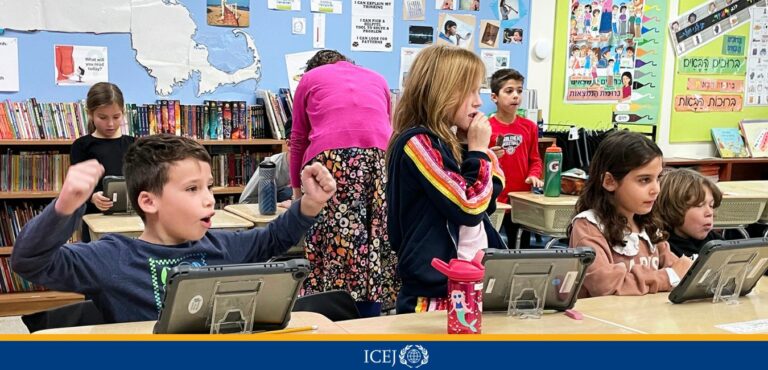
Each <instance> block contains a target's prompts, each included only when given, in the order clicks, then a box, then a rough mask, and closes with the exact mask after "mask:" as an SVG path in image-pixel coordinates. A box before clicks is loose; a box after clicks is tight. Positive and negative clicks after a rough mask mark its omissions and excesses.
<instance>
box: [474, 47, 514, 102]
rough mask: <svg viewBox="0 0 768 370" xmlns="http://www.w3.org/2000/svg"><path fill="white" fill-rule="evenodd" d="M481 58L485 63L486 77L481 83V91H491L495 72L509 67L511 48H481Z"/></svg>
mask: <svg viewBox="0 0 768 370" xmlns="http://www.w3.org/2000/svg"><path fill="white" fill-rule="evenodd" d="M480 59H482V60H483V63H484V64H485V79H484V80H483V83H482V84H481V85H480V92H481V93H484V94H488V93H490V92H491V76H492V75H493V73H494V72H496V71H498V70H500V69H502V68H509V50H480Z"/></svg>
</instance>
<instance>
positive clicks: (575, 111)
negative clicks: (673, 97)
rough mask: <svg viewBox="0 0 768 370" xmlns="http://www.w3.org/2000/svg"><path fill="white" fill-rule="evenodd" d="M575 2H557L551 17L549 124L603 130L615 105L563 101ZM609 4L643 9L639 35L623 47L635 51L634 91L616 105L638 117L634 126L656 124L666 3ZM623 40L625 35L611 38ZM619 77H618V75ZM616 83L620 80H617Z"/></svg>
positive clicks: (620, 0)
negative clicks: (628, 108) (552, 48)
mask: <svg viewBox="0 0 768 370" xmlns="http://www.w3.org/2000/svg"><path fill="white" fill-rule="evenodd" d="M573 3H575V2H566V1H558V2H557V9H556V15H555V38H554V39H555V43H554V52H553V63H552V85H551V96H550V114H549V122H548V123H554V124H568V125H575V126H581V127H587V128H597V129H601V128H607V127H610V126H611V125H612V123H613V113H614V112H615V110H616V107H617V104H616V103H619V102H607V103H599V104H574V103H573V102H569V101H567V100H568V99H567V96H566V94H567V92H566V81H567V79H568V76H567V75H568V73H569V70H568V68H570V66H569V64H568V63H569V56H570V55H569V53H570V50H569V49H570V48H571V46H570V45H569V44H570V43H571V34H572V31H571V27H572V25H573V22H574V19H573V17H572V8H571V6H572V4H573ZM612 5H615V6H617V7H618V6H621V5H626V6H627V7H630V8H632V7H637V8H638V9H639V8H642V9H643V23H642V34H641V35H640V37H634V38H632V41H630V43H628V44H627V45H632V46H633V48H634V49H637V51H638V52H636V60H635V63H633V64H634V67H635V68H634V71H633V72H632V73H633V75H635V74H636V75H637V76H638V77H639V78H634V81H633V82H634V83H635V87H638V89H637V90H634V91H633V92H632V100H631V101H625V103H627V104H620V105H623V106H624V107H631V108H630V109H631V111H630V112H628V113H632V114H634V115H636V116H637V117H642V119H640V120H639V121H637V122H635V123H637V124H648V125H655V124H658V123H659V122H660V119H659V115H660V107H661V92H662V80H663V68H664V52H665V48H666V46H665V44H664V42H665V40H666V38H665V37H666V32H667V31H666V22H667V3H666V2H665V1H662V0H645V1H641V0H614V1H613V2H612ZM615 37H620V38H621V39H626V38H627V37H626V36H611V40H609V42H608V43H607V44H610V42H611V41H614V39H613V38H615ZM619 76H620V75H619ZM617 81H620V80H619V79H618V77H617Z"/></svg>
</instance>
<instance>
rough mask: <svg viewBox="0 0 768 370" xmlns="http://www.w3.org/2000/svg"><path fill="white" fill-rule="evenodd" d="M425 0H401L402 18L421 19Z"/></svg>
mask: <svg viewBox="0 0 768 370" xmlns="http://www.w3.org/2000/svg"><path fill="white" fill-rule="evenodd" d="M425 1H426V0H403V20H404V21H423V20H424V17H425V14H426V13H425V12H426V10H425V6H426V4H425Z"/></svg>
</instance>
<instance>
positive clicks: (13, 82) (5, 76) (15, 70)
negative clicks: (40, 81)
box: [0, 37, 19, 91]
mask: <svg viewBox="0 0 768 370" xmlns="http://www.w3.org/2000/svg"><path fill="white" fill-rule="evenodd" d="M0 91H19V42H18V39H16V38H13V37H0Z"/></svg>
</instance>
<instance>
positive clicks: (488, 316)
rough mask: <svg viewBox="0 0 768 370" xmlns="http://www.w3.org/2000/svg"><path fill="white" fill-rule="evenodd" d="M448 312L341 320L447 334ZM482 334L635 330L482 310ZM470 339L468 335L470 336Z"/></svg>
mask: <svg viewBox="0 0 768 370" xmlns="http://www.w3.org/2000/svg"><path fill="white" fill-rule="evenodd" d="M447 321H448V317H447V312H446V311H432V312H423V313H410V314H402V315H389V316H380V317H372V318H366V319H357V320H346V321H338V322H337V324H338V325H339V326H341V327H342V328H343V329H344V330H346V331H347V332H349V333H350V334H446V333H447V330H448V329H447V325H448V324H447ZM481 331H482V333H483V334H632V333H636V331H634V330H632V329H630V328H624V327H621V326H619V325H614V324H612V323H608V322H604V321H601V320H597V319H592V318H584V319H582V320H574V319H571V318H569V317H567V316H565V314H564V313H562V312H545V313H544V314H543V315H542V316H541V318H538V319H520V318H517V317H513V316H507V314H506V313H505V312H483V323H482V328H481ZM468 338H469V337H468Z"/></svg>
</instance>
